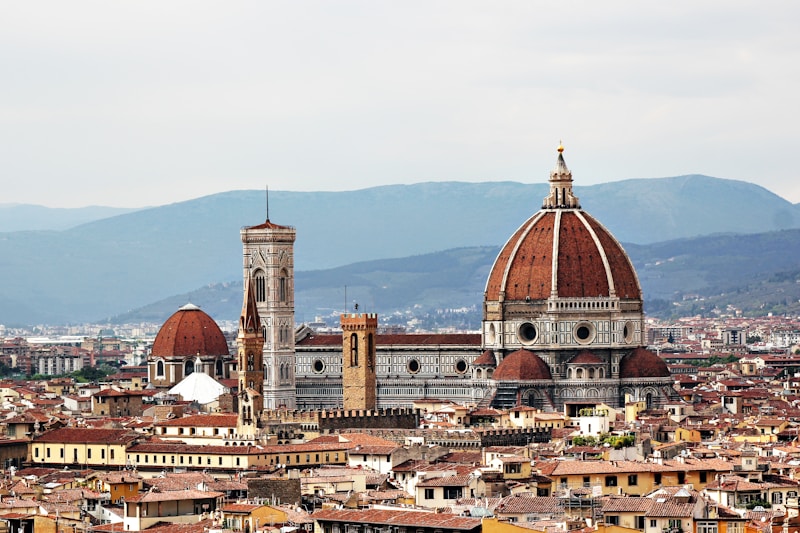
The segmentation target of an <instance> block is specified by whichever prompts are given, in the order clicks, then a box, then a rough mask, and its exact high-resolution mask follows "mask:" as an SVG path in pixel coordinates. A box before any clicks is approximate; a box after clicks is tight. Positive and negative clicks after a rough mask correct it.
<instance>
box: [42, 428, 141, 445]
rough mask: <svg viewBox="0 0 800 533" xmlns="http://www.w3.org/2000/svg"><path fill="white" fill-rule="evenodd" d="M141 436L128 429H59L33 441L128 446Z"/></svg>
mask: <svg viewBox="0 0 800 533" xmlns="http://www.w3.org/2000/svg"><path fill="white" fill-rule="evenodd" d="M138 437H139V435H136V434H133V433H131V432H129V431H128V430H127V429H90V428H69V427H66V428H59V429H53V430H51V431H48V432H46V433H43V434H41V435H39V436H37V437H35V438H34V439H33V441H34V442H52V443H67V444H127V443H129V442H133V441H134V440H136V439H137V438H138Z"/></svg>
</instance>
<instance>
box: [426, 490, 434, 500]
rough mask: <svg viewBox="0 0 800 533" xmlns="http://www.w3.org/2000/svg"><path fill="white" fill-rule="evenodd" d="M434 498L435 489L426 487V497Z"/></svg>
mask: <svg viewBox="0 0 800 533" xmlns="http://www.w3.org/2000/svg"><path fill="white" fill-rule="evenodd" d="M433 498H434V496H433V489H425V499H426V500H432V499H433Z"/></svg>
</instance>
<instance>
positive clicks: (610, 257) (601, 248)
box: [486, 147, 642, 302]
mask: <svg viewBox="0 0 800 533" xmlns="http://www.w3.org/2000/svg"><path fill="white" fill-rule="evenodd" d="M561 152H563V147H559V154H558V160H557V163H556V168H555V169H554V170H553V171H552V172H551V173H550V194H549V195H548V196H547V197H546V198H545V199H544V202H543V205H542V209H541V210H540V211H539V212H537V213H536V214H535V215H533V216H532V217H531V218H529V219H528V220H527V221H526V222H525V223H524V224H522V226H521V227H520V228H519V229H517V231H516V232H515V233H514V234H513V235H512V236H511V238H510V239H509V240H508V241H507V242H506V244H505V246H503V248H502V250H501V251H500V254H499V255H498V256H497V259H496V260H495V262H494V265H493V266H492V270H491V272H490V274H489V278H488V279H487V282H486V300H487V301H524V302H531V301H537V300H538V301H542V300H547V299H551V298H619V299H626V300H631V299H632V300H641V297H642V293H641V289H640V288H639V280H638V279H637V277H636V272H635V270H634V269H633V265H632V264H631V261H630V259H629V258H628V255H627V254H626V253H625V250H623V248H622V246H621V245H620V243H619V242H617V240H616V239H615V238H614V237H613V236H612V235H611V233H610V232H609V231H608V230H607V229H606V228H605V227H604V226H603V225H602V224H600V223H599V222H598V221H597V220H595V219H594V218H593V217H591V216H590V215H588V214H587V213H585V212H584V211H582V210H581V208H580V204H579V202H578V198H577V197H576V196H575V195H574V194H573V192H572V173H571V172H570V171H569V169H568V168H567V165H566V163H565V162H564V157H563V154H562V153H561Z"/></svg>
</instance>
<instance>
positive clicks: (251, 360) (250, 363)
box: [247, 353, 256, 372]
mask: <svg viewBox="0 0 800 533" xmlns="http://www.w3.org/2000/svg"><path fill="white" fill-rule="evenodd" d="M255 369H256V356H255V355H253V354H252V353H249V354H247V370H248V372H252V371H253V370H255Z"/></svg>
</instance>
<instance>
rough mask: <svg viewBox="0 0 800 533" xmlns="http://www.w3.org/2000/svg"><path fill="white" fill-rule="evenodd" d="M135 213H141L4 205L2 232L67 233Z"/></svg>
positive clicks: (0, 213) (1, 209)
mask: <svg viewBox="0 0 800 533" xmlns="http://www.w3.org/2000/svg"><path fill="white" fill-rule="evenodd" d="M133 211H138V209H135V208H127V207H104V206H89V207H77V208H54V207H44V206H41V205H30V204H0V232H9V231H40V230H65V229H69V228H72V227H75V226H78V225H80V224H86V223H87V222H92V221H94V220H100V219H103V218H109V217H113V216H116V215H124V214H125V213H132V212H133Z"/></svg>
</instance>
